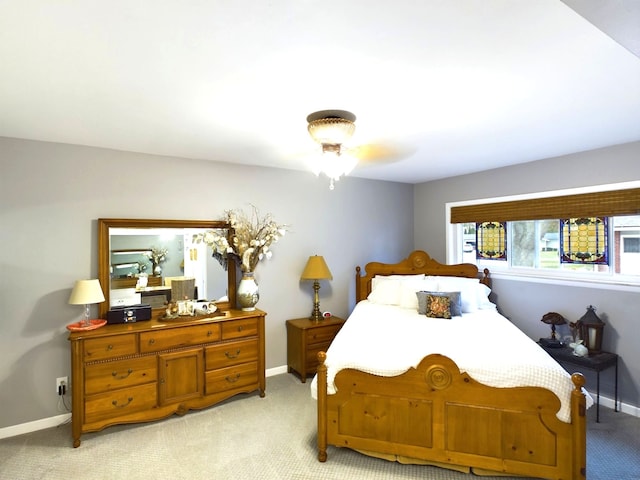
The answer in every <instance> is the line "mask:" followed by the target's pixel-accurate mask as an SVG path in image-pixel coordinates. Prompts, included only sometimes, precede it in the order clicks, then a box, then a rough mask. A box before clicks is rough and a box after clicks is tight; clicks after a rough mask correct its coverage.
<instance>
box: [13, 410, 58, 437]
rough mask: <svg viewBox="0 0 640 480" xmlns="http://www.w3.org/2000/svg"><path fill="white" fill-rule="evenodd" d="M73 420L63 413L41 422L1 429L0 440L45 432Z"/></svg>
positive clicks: (36, 421) (35, 421)
mask: <svg viewBox="0 0 640 480" xmlns="http://www.w3.org/2000/svg"><path fill="white" fill-rule="evenodd" d="M69 420H71V414H70V413H63V414H62V415H56V416H55V417H49V418H43V419H41V420H34V421H33V422H27V423H21V424H19V425H12V426H10V427H4V428H0V439H2V438H9V437H17V436H18V435H23V434H25V433H31V432H36V431H38V430H44V429H45V428H51V427H57V426H58V425H62V424H63V423H66V422H68V421H69Z"/></svg>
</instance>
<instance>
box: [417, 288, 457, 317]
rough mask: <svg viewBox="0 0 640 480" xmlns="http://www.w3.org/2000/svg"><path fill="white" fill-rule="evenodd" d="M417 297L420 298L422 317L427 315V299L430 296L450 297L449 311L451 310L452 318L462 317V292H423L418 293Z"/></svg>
mask: <svg viewBox="0 0 640 480" xmlns="http://www.w3.org/2000/svg"><path fill="white" fill-rule="evenodd" d="M416 295H417V297H418V313H419V314H420V315H426V314H427V297H428V296H429V295H433V296H444V297H449V300H450V305H449V309H450V310H451V316H452V317H460V316H462V302H461V300H460V292H429V291H421V292H416Z"/></svg>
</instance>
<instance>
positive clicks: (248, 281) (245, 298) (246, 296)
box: [236, 272, 260, 312]
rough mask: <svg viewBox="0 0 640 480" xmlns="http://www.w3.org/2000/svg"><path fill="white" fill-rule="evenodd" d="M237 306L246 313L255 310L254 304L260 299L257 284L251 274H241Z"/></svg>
mask: <svg viewBox="0 0 640 480" xmlns="http://www.w3.org/2000/svg"><path fill="white" fill-rule="evenodd" d="M236 293H237V297H238V306H239V307H240V309H241V310H243V311H245V312H247V311H252V310H255V309H256V303H258V300H259V299H260V294H259V292H258V284H257V283H256V279H255V278H254V276H253V272H242V279H241V280H240V285H238V291H237V292H236Z"/></svg>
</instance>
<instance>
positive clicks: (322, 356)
mask: <svg viewBox="0 0 640 480" xmlns="http://www.w3.org/2000/svg"><path fill="white" fill-rule="evenodd" d="M326 359H327V354H326V353H325V352H318V361H319V362H320V365H318V378H317V382H318V383H317V385H316V389H317V394H316V396H317V397H318V460H319V461H321V462H326V461H327V366H326V365H325V364H324V361H325V360H326Z"/></svg>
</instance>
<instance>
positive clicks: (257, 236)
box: [193, 205, 288, 272]
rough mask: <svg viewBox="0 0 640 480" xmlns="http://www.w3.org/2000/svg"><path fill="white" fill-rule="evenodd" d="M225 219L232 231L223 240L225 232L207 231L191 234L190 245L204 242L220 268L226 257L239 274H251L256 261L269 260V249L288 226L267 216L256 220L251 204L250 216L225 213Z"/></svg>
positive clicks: (238, 213)
mask: <svg viewBox="0 0 640 480" xmlns="http://www.w3.org/2000/svg"><path fill="white" fill-rule="evenodd" d="M225 216H226V220H227V221H228V222H229V224H230V226H231V228H232V230H231V234H230V235H229V237H228V238H227V231H226V230H219V231H217V230H207V231H206V232H204V233H203V234H196V235H194V238H193V241H194V242H196V243H197V242H204V243H205V244H207V245H208V246H209V247H210V248H211V250H212V252H213V257H214V258H216V259H217V260H218V261H219V262H220V264H221V265H222V266H224V267H225V269H226V268H227V258H228V257H232V258H234V259H235V260H236V261H237V262H238V263H239V264H240V268H241V269H242V271H243V272H253V271H255V269H256V267H257V265H258V262H259V261H260V260H262V259H265V258H266V259H269V258H271V255H272V253H271V250H270V247H271V245H272V244H273V243H276V242H277V241H278V239H280V237H282V236H284V234H285V233H286V232H287V228H288V226H287V225H285V224H280V223H277V222H276V221H275V220H274V219H273V215H272V214H270V213H268V214H266V215H265V216H264V217H260V212H259V211H258V209H257V208H256V207H255V206H254V205H251V213H250V214H246V213H245V212H244V211H242V210H227V211H226V212H225Z"/></svg>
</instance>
